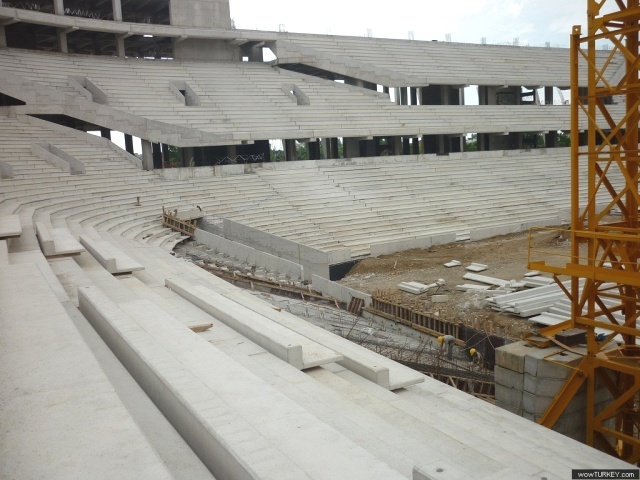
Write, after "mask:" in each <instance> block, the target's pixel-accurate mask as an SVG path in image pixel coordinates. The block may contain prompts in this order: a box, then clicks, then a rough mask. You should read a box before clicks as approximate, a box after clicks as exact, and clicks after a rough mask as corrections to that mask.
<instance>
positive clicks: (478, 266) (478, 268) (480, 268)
mask: <svg viewBox="0 0 640 480" xmlns="http://www.w3.org/2000/svg"><path fill="white" fill-rule="evenodd" d="M487 268H489V266H488V265H485V264H483V263H472V264H471V265H469V266H468V267H467V270H469V271H470V272H476V273H477V272H484V271H485V270H486V269H487Z"/></svg>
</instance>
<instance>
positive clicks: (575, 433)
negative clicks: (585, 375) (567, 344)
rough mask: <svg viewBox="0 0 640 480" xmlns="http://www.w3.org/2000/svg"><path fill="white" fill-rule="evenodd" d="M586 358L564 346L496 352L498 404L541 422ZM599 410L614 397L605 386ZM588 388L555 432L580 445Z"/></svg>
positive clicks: (598, 393)
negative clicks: (578, 442)
mask: <svg viewBox="0 0 640 480" xmlns="http://www.w3.org/2000/svg"><path fill="white" fill-rule="evenodd" d="M582 358H583V357H582V355H579V354H577V353H573V352H568V351H565V350H563V349H562V348H560V347H555V346H554V347H549V348H537V347H535V346H532V345H530V344H528V343H527V342H516V343H512V344H509V345H505V346H504V347H500V348H498V349H497V350H496V368H495V372H494V373H495V382H496V405H498V406H499V407H501V408H504V409H505V410H509V411H510V412H513V413H515V414H517V415H520V416H522V417H524V418H527V419H529V420H531V421H534V422H536V423H537V422H538V421H539V420H540V418H541V417H542V415H543V414H544V412H545V411H546V409H547V407H548V406H549V405H550V404H551V402H552V401H553V399H554V398H555V396H556V395H557V394H558V393H559V392H560V390H561V389H562V386H563V385H564V383H565V381H566V380H567V378H568V377H569V375H571V373H572V368H575V367H577V366H578V365H579V363H580V361H581V360H582ZM596 399H597V405H596V410H599V409H600V408H602V407H603V406H604V405H606V404H607V403H608V402H609V401H610V399H611V396H610V394H609V392H608V390H607V389H606V388H605V387H604V386H598V387H597V388H596ZM585 415H586V386H585V385H583V386H582V387H581V389H580V390H579V392H578V394H577V395H576V396H575V397H574V398H573V400H572V401H571V402H570V403H569V405H568V406H567V408H566V409H565V411H564V413H563V414H562V416H561V417H560V419H559V420H558V421H557V422H556V424H555V425H554V427H553V430H555V431H557V432H559V433H562V434H564V435H567V436H568V437H571V438H573V439H575V440H578V441H580V442H584V441H585Z"/></svg>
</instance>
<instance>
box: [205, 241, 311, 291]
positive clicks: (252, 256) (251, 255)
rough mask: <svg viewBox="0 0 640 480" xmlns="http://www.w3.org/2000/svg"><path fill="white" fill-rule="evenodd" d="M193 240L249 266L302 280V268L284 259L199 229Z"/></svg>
mask: <svg viewBox="0 0 640 480" xmlns="http://www.w3.org/2000/svg"><path fill="white" fill-rule="evenodd" d="M195 239H196V243H199V244H202V245H206V246H207V247H209V248H213V249H215V250H217V251H219V252H222V253H224V254H225V255H228V256H230V257H233V258H235V259H236V260H238V261H241V262H245V263H247V264H249V265H255V266H257V267H262V268H266V269H267V270H269V271H272V272H278V273H282V274H285V275H288V276H289V277H291V278H294V279H295V278H304V268H303V267H302V265H300V264H297V263H295V262H291V261H289V260H286V259H284V258H280V257H277V256H275V255H271V254H269V253H265V252H262V251H260V250H257V249H255V248H252V247H248V246H246V245H243V244H241V243H238V242H234V241H232V240H227V239H226V238H224V237H221V236H219V235H215V234H213V233H210V232H206V231H204V230H201V229H199V228H197V229H196V235H195Z"/></svg>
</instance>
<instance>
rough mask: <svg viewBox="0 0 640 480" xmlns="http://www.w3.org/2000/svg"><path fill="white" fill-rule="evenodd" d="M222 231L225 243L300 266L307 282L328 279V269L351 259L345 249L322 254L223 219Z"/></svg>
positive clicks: (348, 251) (319, 251) (349, 253)
mask: <svg viewBox="0 0 640 480" xmlns="http://www.w3.org/2000/svg"><path fill="white" fill-rule="evenodd" d="M222 230H223V235H224V237H225V238H227V239H228V240H233V241H235V242H240V243H242V244H244V245H247V246H249V247H253V248H256V249H258V250H260V251H263V252H267V253H270V254H272V255H275V256H277V257H280V258H284V259H285V260H289V261H291V262H295V263H297V264H300V265H302V268H303V271H304V279H305V280H311V279H312V275H314V274H315V275H319V276H321V277H324V278H329V266H330V265H334V264H336V263H343V262H347V261H349V260H350V259H351V251H350V250H349V249H348V248H345V249H344V250H337V251H333V252H323V251H321V250H316V249H315V248H311V247H307V246H306V245H302V244H300V243H296V242H293V241H291V240H287V239H285V238H281V237H277V236H275V235H271V234H270V233H266V232H262V231H260V230H256V229H255V228H251V227H247V226H246V225H242V224H240V223H237V222H234V221H231V220H228V219H226V218H225V219H224V220H223V223H222Z"/></svg>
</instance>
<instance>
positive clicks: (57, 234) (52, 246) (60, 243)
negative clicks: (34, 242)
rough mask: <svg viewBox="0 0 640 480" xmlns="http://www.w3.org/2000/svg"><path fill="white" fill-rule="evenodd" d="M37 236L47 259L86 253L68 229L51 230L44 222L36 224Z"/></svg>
mask: <svg viewBox="0 0 640 480" xmlns="http://www.w3.org/2000/svg"><path fill="white" fill-rule="evenodd" d="M36 235H37V237H38V242H39V243H40V248H41V249H42V252H43V253H44V256H45V257H47V258H49V257H62V256H68V255H79V254H80V253H82V252H84V251H86V250H85V249H84V247H83V246H82V245H80V243H78V241H77V240H76V239H75V238H74V237H73V235H71V232H69V230H68V229H66V228H50V227H49V226H48V225H46V224H45V223H43V222H36Z"/></svg>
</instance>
